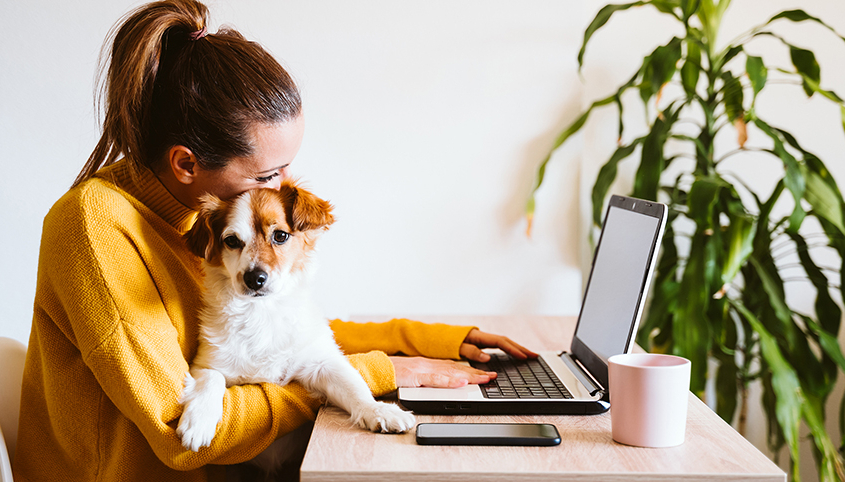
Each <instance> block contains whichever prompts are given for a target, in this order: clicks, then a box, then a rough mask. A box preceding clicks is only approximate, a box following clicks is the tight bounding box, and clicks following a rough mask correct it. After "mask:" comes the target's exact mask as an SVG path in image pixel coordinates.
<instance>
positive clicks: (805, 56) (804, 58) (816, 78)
mask: <svg viewBox="0 0 845 482" xmlns="http://www.w3.org/2000/svg"><path fill="white" fill-rule="evenodd" d="M789 56H790V58H791V59H792V65H794V66H795V69H796V70H797V71H798V73H799V74H801V76H802V77H804V78H805V80H804V92H806V93H807V97H811V96H812V95H813V93H814V92H815V89H813V88H812V87H811V86H810V85H808V80H810V81H812V82H813V83H815V85H819V83H821V80H822V77H821V67H819V62H818V61H817V60H816V56H815V54H813V52H811V51H809V50H807V49H802V48H798V47H795V46H792V45H790V46H789Z"/></svg>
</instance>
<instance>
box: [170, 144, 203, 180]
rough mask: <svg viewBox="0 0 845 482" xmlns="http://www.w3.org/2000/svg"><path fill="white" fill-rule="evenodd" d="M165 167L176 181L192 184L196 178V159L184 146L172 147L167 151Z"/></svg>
mask: <svg viewBox="0 0 845 482" xmlns="http://www.w3.org/2000/svg"><path fill="white" fill-rule="evenodd" d="M167 165H168V167H169V168H170V170H171V171H173V175H174V176H175V177H176V180H177V181H179V182H181V183H182V184H192V183H193V182H194V180H195V179H196V176H197V166H198V164H197V157H196V156H195V155H194V153H193V152H191V150H190V149H188V148H187V147H185V146H173V147H171V148H170V149H168V151H167Z"/></svg>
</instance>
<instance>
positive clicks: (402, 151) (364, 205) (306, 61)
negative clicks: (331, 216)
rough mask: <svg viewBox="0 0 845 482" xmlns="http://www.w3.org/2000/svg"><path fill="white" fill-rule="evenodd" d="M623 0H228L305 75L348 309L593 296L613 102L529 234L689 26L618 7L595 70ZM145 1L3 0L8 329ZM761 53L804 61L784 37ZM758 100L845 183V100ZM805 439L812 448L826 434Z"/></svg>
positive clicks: (777, 89)
mask: <svg viewBox="0 0 845 482" xmlns="http://www.w3.org/2000/svg"><path fill="white" fill-rule="evenodd" d="M604 3H605V2H603V1H597V0H588V1H582V2H575V1H568V2H563V1H560V0H535V1H530V2H504V1H481V0H472V1H461V2H455V1H442V0H438V1H427V2H401V1H376V0H367V1H361V0H359V1H355V2H348V1H340V0H335V1H304V0H300V1H275V2H271V1H269V0H264V1H261V0H229V1H224V0H216V1H209V2H208V5H209V7H210V9H211V12H212V25H211V28H210V31H212V32H213V31H215V30H216V29H217V27H218V26H219V25H220V24H222V23H227V24H231V25H233V26H234V27H236V28H237V29H239V30H240V31H241V32H242V33H244V34H245V35H246V36H247V37H248V38H251V39H255V40H257V41H259V42H260V43H262V44H263V45H264V46H265V47H266V48H268V49H269V50H270V51H271V52H273V53H274V54H275V55H276V56H277V58H279V59H280V60H281V61H282V62H283V64H284V65H286V66H287V67H288V68H289V70H290V71H291V73H292V74H293V75H294V76H295V78H296V79H297V80H298V82H299V84H300V86H301V88H302V91H303V95H304V101H305V110H306V123H307V128H306V137H305V141H304V144H303V147H302V151H301V153H300V155H299V157H298V158H297V160H296V163H295V164H294V173H295V174H298V175H300V176H301V177H302V178H304V179H305V180H306V181H307V183H308V185H309V186H310V187H311V188H312V189H313V190H314V191H315V192H317V193H318V194H319V195H322V196H324V197H326V198H328V199H330V200H331V201H332V202H333V203H334V204H335V205H336V214H337V216H338V219H339V221H338V222H337V223H336V224H335V226H334V227H333V228H332V230H331V231H330V232H329V234H327V235H326V236H325V237H324V238H323V241H322V268H321V273H320V275H319V278H320V290H319V294H320V297H321V299H322V302H323V306H324V308H325V311H326V312H327V314H328V315H329V316H337V317H345V316H348V315H350V314H353V313H382V314H391V315H397V316H420V315H425V314H448V313H451V314H513V313H542V314H575V313H577V310H578V305H579V300H580V292H581V269H582V267H583V266H584V263H585V262H586V260H588V259H589V249H590V248H589V244H588V243H587V242H586V225H587V223H588V219H589V218H588V212H589V191H590V188H591V187H592V184H593V181H594V179H595V174H596V173H597V172H598V169H599V167H600V166H601V164H602V163H603V162H604V161H605V160H606V159H607V157H608V156H609V155H610V153H611V152H612V150H613V148H614V143H615V128H616V124H615V122H616V121H615V117H616V114H615V111H614V110H613V108H608V109H605V110H603V111H601V112H599V113H598V115H596V116H595V118H594V119H593V120H591V122H590V123H589V124H588V126H587V128H586V130H585V132H584V134H583V135H580V136H578V137H577V138H575V139H573V141H572V142H571V143H570V144H569V145H568V146H567V147H565V148H564V149H562V150H561V151H560V152H559V153H558V154H557V155H556V156H555V159H554V162H553V163H551V164H550V166H549V170H548V174H547V184H546V186H545V187H544V189H543V190H542V191H541V192H540V195H539V199H538V212H537V217H536V219H535V230H534V236H533V238H532V239H531V240H528V239H526V238H525V236H524V234H523V233H524V229H525V225H524V221H523V219H522V209H523V205H524V202H525V198H526V196H527V194H528V192H529V191H530V188H531V185H532V182H533V176H534V171H535V169H536V166H537V164H538V163H539V161H540V160H541V159H542V158H543V156H544V155H545V152H546V150H547V148H548V146H549V145H550V144H551V143H552V141H553V139H554V138H555V136H556V135H557V133H558V132H559V131H560V130H561V129H562V128H563V127H565V126H566V125H568V124H569V123H570V122H571V121H572V120H574V119H575V118H576V117H577V115H578V113H579V111H580V110H581V109H582V108H584V107H586V106H587V105H589V103H590V102H591V101H592V100H595V99H597V98H599V97H603V96H605V95H608V94H609V93H611V92H612V91H613V90H615V87H616V86H618V85H619V84H621V83H622V82H624V81H625V80H627V78H628V77H629V76H630V75H631V74H632V73H633V71H634V70H635V69H636V68H637V67H638V65H639V63H640V61H641V59H642V56H644V55H645V54H647V53H648V52H650V51H651V50H652V49H653V48H654V47H655V46H656V45H658V44H661V43H665V42H666V41H667V40H668V39H669V38H670V36H671V35H672V34H673V33H674V32H673V31H672V30H669V29H667V28H666V23H665V22H664V21H663V20H662V19H661V18H660V16H659V15H658V14H656V13H655V11H654V9H652V8H639V9H632V10H629V11H627V12H624V13H622V14H620V15H618V16H617V17H614V19H613V20H611V22H610V23H609V24H608V26H607V27H605V29H604V30H602V31H600V32H599V34H598V35H597V36H596V37H594V39H593V41H592V42H591V44H590V48H589V49H588V51H587V56H586V65H585V68H584V71H583V77H584V79H585V82H583V83H582V82H581V80H580V79H579V77H578V75H577V72H576V69H577V64H576V61H575V59H576V54H577V51H578V48H579V47H580V42H581V39H582V35H583V31H584V29H585V27H586V26H587V25H588V23H589V22H590V20H592V18H593V16H594V15H595V13H596V11H597V10H598V9H599V8H600V6H601V5H603V4H604ZM733 3H734V4H733V5H732V6H731V9H730V10H729V11H728V14H727V17H726V19H725V34H724V36H723V38H722V40H723V41H727V40H729V39H731V38H733V37H734V36H735V35H736V34H737V33H739V32H741V31H744V30H745V29H746V28H747V27H748V26H751V25H756V24H758V23H761V22H763V21H765V20H766V19H768V18H769V17H770V16H771V15H772V14H773V13H775V12H777V11H780V10H783V9H787V8H804V9H806V10H807V11H808V12H809V13H811V14H814V15H817V16H819V17H821V18H823V19H825V20H826V21H827V22H828V23H830V24H831V25H833V26H834V27H835V28H836V29H837V30H838V31H839V32H840V33H842V34H845V15H843V14H844V13H845V7H843V5H842V4H841V2H831V1H825V0H804V1H800V2H799V1H798V0H791V1H787V0H777V1H768V2H759V1H756V2H755V1H752V0H734V2H733ZM138 4H140V2H137V1H114V0H91V1H87V2H59V1H50V0H32V1H28V2H12V1H8V2H3V3H0V19H3V24H4V30H5V31H4V35H3V40H2V43H0V163H2V164H0V165H2V172H3V174H2V177H0V206H2V209H0V225H2V226H4V229H3V230H2V236H0V252H2V253H3V256H2V257H0V273H2V274H3V276H2V277H1V278H0V304H2V306H3V309H2V314H0V334H2V335H6V336H12V337H14V338H17V339H19V340H21V341H24V342H26V341H27V339H28V336H29V330H30V319H31V312H32V299H33V294H34V289H35V274H36V266H37V258H38V245H39V239H40V230H41V221H42V219H43V217H44V215H45V214H46V212H47V210H48V209H49V208H50V206H51V205H52V203H53V202H55V200H56V199H57V198H58V197H59V196H61V194H62V193H63V192H64V191H65V190H66V189H67V187H68V186H69V184H70V183H71V181H72V180H73V178H74V176H75V174H76V173H77V172H78V170H79V168H80V167H81V165H82V164H83V162H84V160H85V159H86V158H87V156H88V154H89V153H90V151H91V149H92V148H93V146H94V144H95V142H96V140H97V138H98V124H97V119H96V117H95V111H94V107H93V87H94V73H95V71H96V65H97V57H98V53H99V49H100V47H101V44H102V41H103V39H104V38H105V36H106V33H107V32H108V30H109V28H110V27H111V26H112V25H113V24H114V23H115V22H116V21H117V19H118V18H119V17H120V16H121V15H122V14H124V13H125V12H126V11H128V10H129V9H130V8H132V7H134V6H136V5H138ZM775 29H776V30H777V31H779V32H782V33H783V34H784V35H786V36H787V37H788V38H789V39H790V40H791V41H792V42H793V43H796V44H798V45H802V46H806V47H809V48H812V49H814V50H815V51H816V53H817V54H818V57H819V60H820V63H821V65H822V85H823V86H824V87H826V88H828V89H832V90H834V91H836V92H838V93H839V95H840V96H842V95H845V63H843V62H842V61H841V59H842V58H843V54H845V44H843V42H842V41H841V40H839V39H837V38H836V37H834V36H833V35H832V34H829V33H828V32H826V31H824V30H822V29H820V28H816V27H814V26H812V25H799V26H793V25H791V24H789V23H784V22H781V23H780V24H778V25H777V26H776V28H775ZM754 49H759V52H764V53H765V55H766V58H767V59H769V60H770V64H775V65H779V66H782V67H788V66H789V63H788V57H787V56H785V55H783V54H782V50H783V49H782V48H781V47H779V46H778V45H777V44H776V43H772V42H766V41H761V42H759V43H758V44H755V47H754ZM759 111H760V112H761V115H765V116H767V118H768V119H769V120H770V122H772V123H773V124H776V125H779V126H782V127H784V128H786V129H787V130H790V131H791V132H793V133H794V134H796V136H797V137H798V139H799V141H801V142H803V143H804V144H805V146H808V147H810V150H812V151H813V152H815V153H816V154H817V155H819V157H821V158H822V159H823V160H824V161H825V162H826V163H827V165H828V167H829V168H830V169H831V171H832V172H833V174H834V177H836V178H837V179H838V180H839V182H840V185H845V162H843V152H845V136H843V132H842V127H841V120H840V119H839V111H838V109H835V108H834V107H833V106H831V105H829V103H827V102H822V101H821V100H820V99H813V100H810V101H807V100H806V99H805V98H804V96H803V94H802V93H801V91H800V89H797V88H795V87H792V86H773V87H772V88H770V89H769V90H768V92H767V93H765V94H764V96H763V98H761V99H760V106H759ZM631 115H637V114H636V111H635V110H632V113H631ZM632 135H633V132H632ZM751 135H752V137H751V142H754V141H755V140H758V141H761V142H762V140H761V139H760V137H758V136H755V133H754V132H752V133H751ZM731 142H732V140H731V139H726V140H724V141H723V143H722V144H721V146H722V149H723V150H724V151H727V150H730V149H732V145H731ZM629 163H630V164H631V165H630V166H623V168H622V172H623V173H625V172H631V168H633V167H634V162H633V161H629ZM734 169H735V170H737V171H739V172H741V173H745V174H746V175H750V177H752V178H753V179H754V180H755V182H756V183H757V184H756V185H757V186H758V187H759V189H760V192H761V193H763V194H766V193H768V192H769V190H770V189H771V187H772V186H773V181H772V179H773V178H774V176H776V175H779V174H778V173H779V172H781V169H782V168H781V167H780V166H778V164H777V162H775V161H772V160H771V159H768V158H751V159H750V160H744V161H743V162H741V163H737V165H736V166H735V168H734ZM629 187H630V179H627V180H626V179H622V180H621V181H620V182H619V183H618V184H617V187H616V192H620V193H627V192H628V190H629ZM56 249H61V247H56ZM820 256H821V257H824V256H825V255H824V253H821V254H820ZM828 264H835V263H834V262H831V263H828ZM796 288H797V289H793V290H792V291H791V292H790V297H791V299H792V300H793V301H794V302H795V303H796V304H797V305H799V306H804V307H807V309H808V310H809V307H811V305H812V293H811V292H808V291H807V289H806V288H802V287H800V286H798V287H796ZM831 413H835V409H834V411H833V412H831ZM764 430H765V429H764V427H763V425H762V419H761V415H760V414H759V411H758V413H757V416H756V418H754V419H752V425H751V426H750V428H749V438H750V439H751V440H752V441H753V442H754V443H755V444H756V445H758V447H761V448H763V447H764V445H765V442H764V438H763V437H764V433H765V432H764ZM804 457H805V460H806V461H807V462H810V455H809V452H806V453H805V455H804ZM808 465H810V464H808Z"/></svg>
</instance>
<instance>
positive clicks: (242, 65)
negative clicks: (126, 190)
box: [73, 0, 302, 186]
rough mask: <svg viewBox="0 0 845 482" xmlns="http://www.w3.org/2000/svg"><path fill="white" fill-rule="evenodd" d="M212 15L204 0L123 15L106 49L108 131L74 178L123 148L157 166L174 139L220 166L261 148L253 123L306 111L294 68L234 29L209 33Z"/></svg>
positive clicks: (132, 159) (133, 161)
mask: <svg viewBox="0 0 845 482" xmlns="http://www.w3.org/2000/svg"><path fill="white" fill-rule="evenodd" d="M207 16H208V9H207V8H206V6H205V5H203V4H202V3H200V2H197V1H194V0H165V1H159V2H155V3H150V4H147V5H144V6H141V7H140V8H138V9H137V10H135V11H133V12H130V13H129V14H128V15H127V16H126V17H124V18H125V20H123V21H122V22H118V25H117V26H116V27H115V29H116V30H115V29H113V32H114V33H113V35H114V42H113V44H112V45H111V49H110V50H109V51H106V50H104V56H103V58H106V59H107V63H108V71H107V72H106V71H105V65H103V66H102V67H101V70H100V75H101V77H102V76H103V75H104V78H103V81H102V82H101V89H100V94H99V103H100V104H103V103H104V104H105V105H104V111H105V119H104V121H103V129H102V136H101V137H100V141H99V142H98V143H97V147H96V148H95V149H94V152H92V153H91V156H90V157H89V158H88V162H86V163H85V167H83V169H82V171H81V172H80V173H79V175H78V176H77V177H76V180H75V181H74V183H73V185H74V186H76V185H77V184H79V183H81V182H82V181H85V180H86V179H89V178H91V177H92V176H93V175H94V173H96V172H97V170H98V169H100V168H101V167H103V166H107V165H110V164H113V163H114V162H115V161H116V160H117V159H118V157H119V156H121V155H123V156H125V157H126V159H127V161H128V162H129V163H130V165H131V166H132V167H133V169H134V170H136V171H137V169H138V168H139V167H140V166H146V167H150V168H153V167H154V164H155V163H156V161H158V160H159V159H162V158H163V156H164V155H165V153H166V152H167V150H168V149H170V148H171V147H173V146H175V145H183V146H185V147H187V148H188V149H190V150H191V151H192V152H193V153H194V155H195V156H196V157H197V160H198V162H199V164H200V166H201V167H202V168H204V169H209V170H213V169H219V168H222V167H223V166H225V165H226V164H228V162H229V161H230V160H231V159H232V158H234V157H244V156H248V155H250V154H251V153H252V150H253V145H252V136H251V129H250V128H251V127H252V126H253V125H254V124H256V123H259V122H260V123H268V124H270V123H280V122H286V121H288V120H291V119H294V118H296V117H297V116H298V115H299V113H300V112H301V109H302V104H301V100H300V96H299V91H298V89H297V87H296V84H295V83H294V82H293V80H292V79H291V77H290V75H288V73H287V72H286V71H285V69H284V68H282V66H281V65H279V63H278V62H277V61H276V60H275V59H274V58H273V57H272V56H271V55H270V54H269V53H268V52H267V51H266V50H264V49H263V48H262V47H261V46H260V45H258V44H257V43H255V42H249V41H247V40H246V39H245V38H244V37H243V36H242V35H241V34H239V33H238V32H237V31H235V30H233V29H229V28H224V29H221V30H220V31H218V32H217V33H215V34H208V35H205V36H202V30H204V29H205V27H206V21H207ZM198 32H200V34H199V35H198V34H197V33H198ZM110 37H111V36H110ZM105 45H106V46H107V45H109V41H108V40H107V41H106V44H105ZM104 48H105V47H104Z"/></svg>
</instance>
